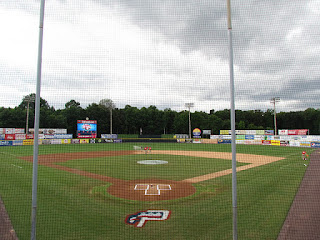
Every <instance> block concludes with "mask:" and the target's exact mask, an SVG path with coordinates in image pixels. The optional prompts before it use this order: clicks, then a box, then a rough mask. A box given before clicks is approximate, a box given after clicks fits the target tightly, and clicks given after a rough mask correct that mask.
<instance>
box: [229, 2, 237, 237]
mask: <svg viewBox="0 0 320 240" xmlns="http://www.w3.org/2000/svg"><path fill="white" fill-rule="evenodd" d="M227 11H228V38H229V68H230V107H231V109H230V118H231V148H232V207H233V208H232V209H233V240H237V239H238V229H237V159H236V126H235V122H236V117H235V115H236V114H235V106H234V74H233V48H232V26H231V4H230V0H227Z"/></svg>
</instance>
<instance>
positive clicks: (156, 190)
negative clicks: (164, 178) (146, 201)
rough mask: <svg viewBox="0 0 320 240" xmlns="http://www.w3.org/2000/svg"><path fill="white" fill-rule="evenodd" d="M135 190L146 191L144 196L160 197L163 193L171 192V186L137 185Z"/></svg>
mask: <svg viewBox="0 0 320 240" xmlns="http://www.w3.org/2000/svg"><path fill="white" fill-rule="evenodd" d="M134 190H142V191H144V195H160V194H161V191H167V190H171V186H170V185H169V184H136V186H135V187H134Z"/></svg>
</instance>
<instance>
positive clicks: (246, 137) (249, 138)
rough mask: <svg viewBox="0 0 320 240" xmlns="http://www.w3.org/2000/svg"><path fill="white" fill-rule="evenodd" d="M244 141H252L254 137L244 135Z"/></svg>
mask: <svg viewBox="0 0 320 240" xmlns="http://www.w3.org/2000/svg"><path fill="white" fill-rule="evenodd" d="M245 139H247V140H253V139H254V135H246V136H245Z"/></svg>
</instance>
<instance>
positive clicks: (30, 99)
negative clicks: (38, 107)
mask: <svg viewBox="0 0 320 240" xmlns="http://www.w3.org/2000/svg"><path fill="white" fill-rule="evenodd" d="M24 100H25V101H27V119H26V134H28V133H29V106H30V102H34V101H35V97H34V96H26V97H25V98H24Z"/></svg>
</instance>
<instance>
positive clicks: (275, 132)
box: [270, 97, 280, 135]
mask: <svg viewBox="0 0 320 240" xmlns="http://www.w3.org/2000/svg"><path fill="white" fill-rule="evenodd" d="M277 102H280V98H279V97H274V98H271V100H270V103H272V104H273V109H274V135H278V133H277V112H276V103H277Z"/></svg>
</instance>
